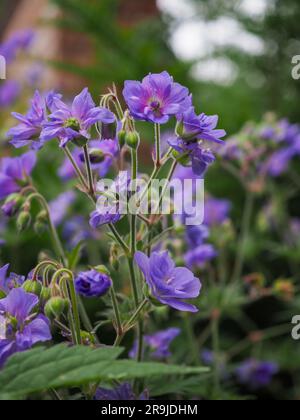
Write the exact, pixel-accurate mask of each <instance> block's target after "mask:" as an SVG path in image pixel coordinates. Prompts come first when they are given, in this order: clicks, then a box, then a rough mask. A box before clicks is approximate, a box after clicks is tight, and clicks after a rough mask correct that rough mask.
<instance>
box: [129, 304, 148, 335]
mask: <svg viewBox="0 0 300 420" xmlns="http://www.w3.org/2000/svg"><path fill="white" fill-rule="evenodd" d="M147 303H148V299H144V300H143V302H142V303H141V304H140V305H139V306H138V307H137V308H136V311H135V312H134V314H133V315H132V316H131V318H130V319H129V321H128V322H126V324H125V326H124V328H123V330H124V331H125V332H126V331H128V329H130V328H131V326H132V324H134V323H135V321H136V320H137V319H138V317H139V315H140V313H141V312H142V310H143V309H144V307H145V306H146V305H147Z"/></svg>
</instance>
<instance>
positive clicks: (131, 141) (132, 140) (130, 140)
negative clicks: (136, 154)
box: [126, 131, 140, 150]
mask: <svg viewBox="0 0 300 420" xmlns="http://www.w3.org/2000/svg"><path fill="white" fill-rule="evenodd" d="M126 144H127V146H128V147H130V148H131V149H134V150H136V149H137V148H138V147H139V144H140V136H139V133H138V132H137V131H130V132H129V133H126Z"/></svg>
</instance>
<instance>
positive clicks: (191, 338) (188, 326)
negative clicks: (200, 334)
mask: <svg viewBox="0 0 300 420" xmlns="http://www.w3.org/2000/svg"><path fill="white" fill-rule="evenodd" d="M183 317H184V324H185V330H186V335H187V339H188V342H189V347H190V351H191V355H192V358H193V362H194V365H195V366H198V365H199V351H198V345H197V340H196V337H195V333H194V328H193V324H192V321H191V317H190V315H189V314H188V313H185V314H183Z"/></svg>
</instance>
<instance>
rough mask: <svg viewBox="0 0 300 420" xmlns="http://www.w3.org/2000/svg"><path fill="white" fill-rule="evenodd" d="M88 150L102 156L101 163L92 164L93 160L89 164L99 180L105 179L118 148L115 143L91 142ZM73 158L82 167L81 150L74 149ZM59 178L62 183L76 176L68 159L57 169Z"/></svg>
mask: <svg viewBox="0 0 300 420" xmlns="http://www.w3.org/2000/svg"><path fill="white" fill-rule="evenodd" d="M89 150H90V152H92V153H93V152H94V151H97V152H100V153H102V154H103V160H102V161H101V162H93V159H91V164H92V169H93V170H94V171H96V172H97V173H98V175H99V177H100V178H103V177H105V176H106V175H107V173H108V172H109V170H110V168H111V166H112V165H113V163H114V161H115V159H116V157H117V156H118V153H119V146H118V143H117V141H116V140H92V141H90V142H89ZM73 158H74V159H75V161H76V163H77V165H78V166H79V167H84V156H83V153H82V150H81V149H79V148H75V149H74V152H73ZM59 176H60V177H61V178H62V179H63V180H64V181H68V180H70V179H72V178H74V177H75V176H76V172H75V170H74V168H73V166H72V164H71V162H70V160H69V159H65V160H64V162H63V164H62V166H61V167H60V168H59Z"/></svg>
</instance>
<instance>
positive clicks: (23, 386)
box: [0, 345, 207, 400]
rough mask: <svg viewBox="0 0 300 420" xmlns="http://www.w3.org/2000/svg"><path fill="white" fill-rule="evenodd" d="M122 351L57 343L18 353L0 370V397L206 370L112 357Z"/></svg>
mask: <svg viewBox="0 0 300 420" xmlns="http://www.w3.org/2000/svg"><path fill="white" fill-rule="evenodd" d="M122 351H123V349H122V348H113V347H105V348H99V349H91V348H89V347H84V346H77V347H67V346H66V345H58V346H55V347H52V348H49V349H45V348H43V347H38V348H36V349H34V350H30V351H27V352H24V353H18V354H16V355H14V356H13V357H11V359H10V360H9V361H8V363H7V365H6V367H5V368H4V369H3V370H2V371H1V372H0V399H1V400H12V399H17V398H22V397H26V396H27V395H29V394H32V393H37V392H42V391H45V390H47V389H50V388H56V389H59V388H68V387H77V386H81V385H86V384H89V383H91V382H100V381H111V380H120V381H122V380H128V379H136V378H147V377H155V376H162V375H177V374H180V375H187V374H199V373H203V372H207V369H206V368H189V367H185V366H175V365H166V364H162V363H137V362H135V361H133V360H115V359H116V358H117V357H118V356H119V355H120V354H121V353H122Z"/></svg>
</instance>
